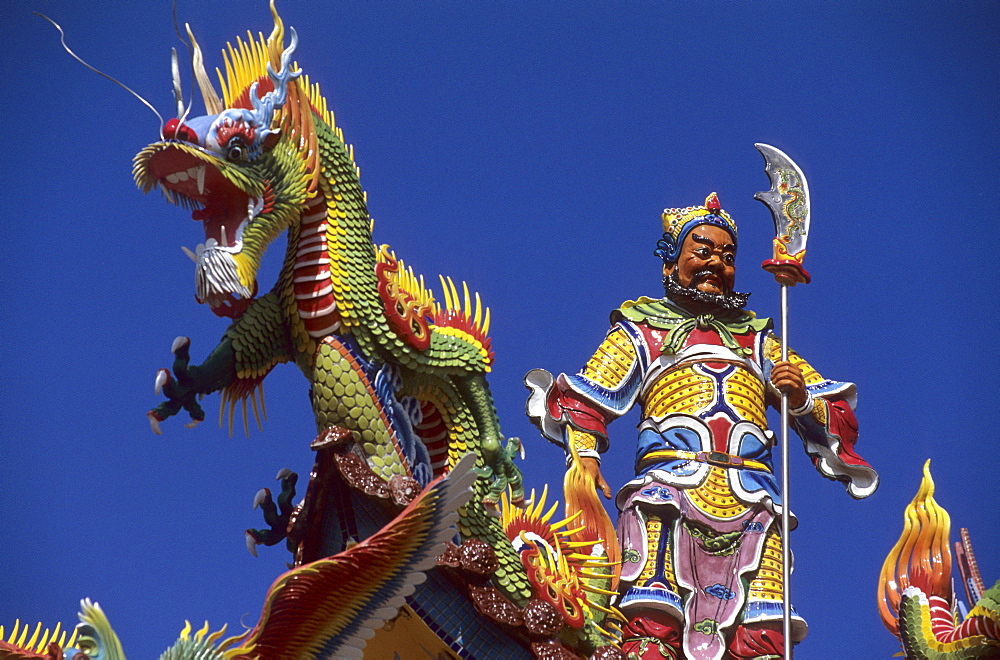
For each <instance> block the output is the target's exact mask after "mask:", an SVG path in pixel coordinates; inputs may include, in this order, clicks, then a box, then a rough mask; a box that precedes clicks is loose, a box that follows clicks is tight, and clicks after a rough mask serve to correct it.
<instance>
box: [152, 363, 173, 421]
mask: <svg viewBox="0 0 1000 660" xmlns="http://www.w3.org/2000/svg"><path fill="white" fill-rule="evenodd" d="M169 382H170V371H169V370H167V369H160V370H159V371H157V372H156V380H154V381H153V392H154V393H155V394H156V396H160V393H161V392H162V391H163V388H164V387H165V386H166V384H167V383H169ZM157 433H159V431H157Z"/></svg>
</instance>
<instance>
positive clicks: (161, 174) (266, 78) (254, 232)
mask: <svg viewBox="0 0 1000 660" xmlns="http://www.w3.org/2000/svg"><path fill="white" fill-rule="evenodd" d="M271 12H272V15H273V17H274V30H273V31H272V33H271V35H270V36H269V37H268V38H267V39H265V38H264V37H263V36H260V41H259V42H255V41H254V40H252V39H251V40H250V41H249V42H248V43H247V44H244V43H243V41H242V40H237V46H236V48H234V47H233V46H232V45H231V44H230V45H229V47H228V52H227V51H224V52H223V56H224V58H225V68H226V74H227V75H226V76H225V77H224V76H223V75H222V73H221V72H219V71H218V70H217V71H216V72H217V74H218V76H219V79H220V81H221V83H222V88H223V97H222V98H221V99H220V98H219V96H218V94H217V93H216V92H215V89H214V87H213V86H212V84H211V83H210V82H209V79H208V75H207V74H206V73H205V68H204V63H203V60H202V55H201V49H200V47H199V46H198V42H197V41H196V40H195V38H194V35H193V34H192V33H191V30H190V28H188V36H189V37H190V39H191V43H192V47H193V54H192V60H193V69H194V75H195V79H196V80H197V82H198V85H199V88H200V90H201V93H202V96H203V98H204V101H205V109H206V113H207V114H206V115H204V116H201V117H194V118H188V117H186V112H185V111H184V109H183V104H182V103H181V102H179V103H178V115H179V118H177V119H171V120H170V121H168V122H167V123H166V124H165V125H164V127H163V130H162V134H161V139H160V140H158V141H157V142H154V143H152V144H150V145H149V146H147V147H146V148H145V149H143V150H142V151H140V152H139V154H138V155H136V157H135V161H134V167H133V174H134V176H135V181H136V185H138V186H139V188H140V189H141V190H142V191H143V192H148V191H149V190H151V189H153V188H159V189H160V191H161V192H162V193H163V194H164V196H165V197H166V198H167V200H168V201H170V202H171V203H174V204H178V205H181V206H184V207H187V208H190V209H192V211H193V212H192V214H191V217H192V218H193V219H194V220H197V221H200V222H201V223H202V225H203V227H204V231H205V242H204V243H202V244H200V245H198V247H197V249H196V250H195V251H194V252H192V251H191V250H189V249H187V248H184V250H185V252H186V253H187V255H188V256H189V257H190V258H191V259H192V260H193V261H194V262H195V264H196V270H195V283H196V294H197V299H198V301H199V302H201V303H208V305H209V307H211V308H212V311H213V312H215V313H216V314H218V315H219V316H229V317H237V316H239V315H240V314H242V313H243V311H244V310H245V309H246V307H247V306H248V305H249V304H250V301H251V300H252V299H253V296H254V295H256V292H257V270H258V268H259V266H260V262H261V259H262V257H263V254H264V252H265V250H266V249H267V246H268V245H269V244H270V242H271V241H272V240H274V239H275V238H276V237H277V236H278V235H279V234H280V233H281V232H282V231H284V230H286V229H288V228H289V226H290V225H291V224H292V223H293V222H295V221H296V220H297V219H298V217H299V215H300V213H301V210H302V208H303V204H304V202H305V199H306V196H307V194H308V191H309V190H310V189H312V188H314V187H315V185H316V184H315V176H314V174H315V172H316V169H317V168H316V164H315V154H314V152H313V151H311V147H312V146H313V145H311V144H309V139H308V137H303V136H308V135H309V134H310V132H311V131H310V130H309V129H310V128H311V123H312V112H311V111H310V110H311V106H310V98H309V94H308V93H307V92H308V82H306V83H305V84H306V89H305V90H303V89H302V88H300V86H299V84H300V83H299V80H298V79H299V76H300V75H301V72H300V71H298V70H297V67H296V66H295V65H294V64H293V63H292V61H291V58H292V54H293V53H294V51H295V47H296V45H297V37H296V34H295V30H294V29H292V30H290V33H291V39H290V43H289V45H288V46H287V48H286V47H285V46H284V26H283V24H282V22H281V19H280V17H279V16H278V14H277V12H276V11H275V9H274V5H273V4H272V6H271ZM275 69H277V72H275ZM174 74H175V75H174V80H175V83H174V89H175V94H176V95H177V96H178V98H179V89H180V83H179V76H178V74H177V67H176V60H175V67H174Z"/></svg>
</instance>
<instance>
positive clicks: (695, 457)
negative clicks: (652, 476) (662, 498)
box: [637, 449, 771, 472]
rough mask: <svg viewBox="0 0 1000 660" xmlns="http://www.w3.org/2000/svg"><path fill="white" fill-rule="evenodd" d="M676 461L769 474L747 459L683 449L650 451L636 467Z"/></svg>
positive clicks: (766, 468)
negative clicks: (695, 462)
mask: <svg viewBox="0 0 1000 660" xmlns="http://www.w3.org/2000/svg"><path fill="white" fill-rule="evenodd" d="M676 460H683V461H697V462H699V463H708V464H710V465H718V466H719V467H727V468H741V469H744V470H765V471H767V472H771V468H770V467H768V466H767V465H765V464H764V463H761V462H760V461H755V460H752V459H749V458H743V457H741V456H733V455H732V454H727V453H725V452H721V451H698V452H694V451H684V450H683V449H660V450H657V451H651V452H649V453H648V454H646V455H645V456H643V457H642V458H641V459H640V460H639V465H638V466H637V467H638V468H639V469H642V468H645V467H648V466H649V465H650V464H651V463H659V462H661V461H676Z"/></svg>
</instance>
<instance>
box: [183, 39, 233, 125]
mask: <svg viewBox="0 0 1000 660" xmlns="http://www.w3.org/2000/svg"><path fill="white" fill-rule="evenodd" d="M184 27H185V29H187V33H188V37H189V38H190V39H191V46H192V48H193V49H194V51H193V52H192V53H191V69H192V71H193V72H194V79H195V80H197V81H198V89H200V90H201V96H202V98H203V99H205V112H206V114H210V115H217V114H219V113H220V112H222V111H223V110H225V107H224V106H223V105H222V99H220V98H219V94H218V93H217V92H216V91H215V87H213V86H212V81H210V80H209V79H208V73H206V71H205V58H204V57H202V54H201V46H199V45H198V40H197V39H195V38H194V33H193V32H191V25H190V24H188V23H185V24H184Z"/></svg>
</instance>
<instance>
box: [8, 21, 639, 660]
mask: <svg viewBox="0 0 1000 660" xmlns="http://www.w3.org/2000/svg"><path fill="white" fill-rule="evenodd" d="M271 14H272V16H273V21H274V28H273V30H272V32H271V34H270V35H269V36H268V37H264V36H263V34H260V35H258V37H257V38H254V37H253V35H250V34H248V40H247V41H243V40H242V39H237V41H236V45H235V46H234V45H232V44H230V45H228V47H227V49H226V50H224V51H223V57H224V70H225V73H222V72H220V71H218V70H217V73H218V77H219V80H220V82H221V90H222V91H221V95H220V94H219V93H218V92H217V91H216V90H215V88H214V86H213V84H212V83H211V82H210V79H209V76H208V74H207V72H206V70H205V65H204V58H203V56H202V51H201V49H200V47H199V45H198V42H197V41H196V39H195V38H194V35H193V34H192V32H191V30H190V28H188V31H187V33H188V37H189V38H190V41H191V49H192V70H193V73H194V77H195V80H196V81H197V84H198V88H199V90H200V92H201V95H202V98H203V100H204V104H205V112H206V114H205V115H204V116H198V117H191V116H189V115H188V109H189V108H188V109H185V106H184V101H183V98H182V95H181V92H180V89H181V85H180V77H179V73H178V71H179V67H178V65H177V60H176V56H175V59H174V92H175V97H176V99H177V115H178V116H177V118H175V119H171V120H170V121H168V122H166V123H165V124H164V125H163V126H162V128H161V135H160V139H159V140H157V141H155V142H153V143H152V144H150V145H149V146H147V147H146V148H144V149H142V150H141V151H140V152H139V154H138V155H137V156H136V157H135V160H134V169H133V173H134V177H135V181H136V184H137V185H138V187H139V188H140V189H141V190H142V191H144V192H148V191H151V190H154V189H157V190H159V191H160V192H161V193H162V194H163V195H164V196H165V197H166V198H167V200H168V201H170V202H172V203H174V204H177V205H180V206H182V207H186V208H189V209H191V211H192V213H191V216H192V218H193V219H195V220H198V221H200V222H201V223H202V226H203V228H204V232H205V242H204V243H203V244H201V245H199V246H198V247H197V249H196V250H195V251H193V252H192V251H190V250H187V253H188V256H190V257H191V258H192V260H193V261H194V262H195V284H196V297H197V300H198V301H199V302H200V303H203V304H207V305H208V306H209V307H210V308H211V310H212V311H213V312H214V313H215V314H217V315H219V316H221V317H226V318H229V319H231V323H230V325H229V326H228V328H227V329H226V330H225V332H224V333H223V336H222V339H221V341H220V342H219V344H218V345H217V346H216V347H215V348H214V349H213V350H212V351H211V352H210V354H209V355H208V357H207V358H206V359H205V360H204V361H203V362H202V363H201V364H197V365H196V364H192V363H191V358H190V347H191V342H190V340H189V339H187V338H186V337H178V339H177V340H175V341H174V344H173V346H172V347H171V352H172V353H173V356H174V359H173V365H172V369H170V370H167V369H161V370H160V371H159V372H158V373H157V376H156V391H157V393H158V394H159V393H162V394H163V395H165V397H166V400H165V401H163V402H162V403H160V404H159V405H157V406H156V407H155V408H153V409H152V410H150V411H149V413H148V417H149V420H150V424H151V426H152V429H153V431H155V432H156V433H160V432H161V430H162V429H161V425H162V424H163V423H165V422H166V421H167V420H168V418H170V417H172V416H174V415H176V414H178V413H179V412H180V411H181V410H184V411H185V412H186V413H187V414H188V416H189V417H190V422H189V424H188V426H194V425H196V424H197V423H199V422H201V421H203V420H204V419H205V412H204V410H203V409H202V407H201V405H200V403H199V400H200V399H201V398H202V397H204V396H205V395H208V394H211V393H214V392H221V409H220V423H222V422H223V421H224V419H225V416H226V413H227V411H228V420H229V428H230V431H231V430H232V427H233V421H234V418H235V417H236V415H237V409H238V408H240V409H241V412H242V420H243V424H244V426H245V427H248V405H247V404H248V403H249V408H251V409H252V410H253V413H254V417H255V418H256V420H257V423H258V425H259V424H260V419H261V417H262V416H266V414H265V411H264V399H263V392H262V384H263V381H264V379H265V377H266V376H267V374H268V373H269V372H270V371H271V369H273V368H274V367H275V366H276V365H278V364H280V363H284V362H293V363H294V364H295V365H296V366H297V367H298V368H299V369H300V370H301V371H302V373H303V375H304V376H305V377H306V379H307V380H308V381H309V384H310V400H311V404H312V409H313V412H314V415H315V421H316V429H317V436H316V438H315V439H314V440H313V442H312V444H311V448H312V450H313V451H315V467H314V469H313V471H312V474H311V476H310V479H309V482H308V485H307V487H306V492H305V496H304V498H303V500H302V501H301V502H300V503H299V504H298V505H297V506H295V505H293V499H294V497H295V485H296V480H297V476H296V475H294V474H293V473H289V472H287V471H283V472H282V473H280V474H279V478H280V479H281V481H282V492H281V494H280V495H279V496H278V497H277V498H276V499H277V501H275V500H274V499H272V496H271V493H270V491H268V490H266V489H264V490H262V491H261V492H260V493H258V496H257V497H256V498H255V500H254V504H255V506H258V505H259V506H260V507H261V508H262V509H263V512H264V519H265V521H266V522H267V523H268V525H269V528H268V529H260V530H248V531H247V532H246V538H247V543H248V546H249V548H250V550H251V552H253V553H255V552H256V547H257V546H258V545H260V544H263V545H274V544H276V543H278V542H280V541H282V540H284V541H285V542H286V545H287V546H288V548H289V549H290V550H291V552H292V553H293V556H294V563H293V568H292V570H291V571H290V572H289V573H287V574H285V575H284V576H282V577H280V578H279V579H278V581H277V582H276V583H275V585H274V586H273V587H272V588H271V590H270V591H269V592H268V595H267V597H266V598H265V607H264V614H263V615H262V622H266V621H271V622H272V623H271V624H270V625H271V628H270V629H272V630H274V629H280V630H282V631H284V635H285V636H284V637H279V638H275V637H274V636H273V635H272V637H267V635H264V634H263V633H261V634H260V635H259V634H258V632H257V630H258V629H255V631H251V632H250V633H248V634H247V635H242V636H240V637H239V638H233V639H230V640H225V641H220V638H221V636H222V632H221V631H219V632H217V633H212V634H209V632H208V631H209V629H208V627H207V624H206V627H205V628H203V629H202V630H201V631H199V632H198V633H197V634H195V635H194V636H193V637H192V636H191V634H190V630H189V629H187V628H186V629H185V631H184V632H183V633H182V635H181V639H180V640H179V641H178V643H177V644H176V645H175V646H174V647H173V648H172V649H170V650H169V651H167V652H166V653H165V654H164V656H163V657H164V658H171V659H180V658H194V657H197V658H203V657H204V658H215V657H227V658H228V657H247V658H251V657H259V658H278V657H295V658H299V657H312V656H317V657H362V655H363V654H364V655H366V656H367V657H392V653H393V652H395V651H396V650H399V649H398V647H405V646H407V645H408V644H410V645H411V646H412V644H411V643H410V640H412V639H414V635H417V633H412V634H411V633H405V632H400V631H401V630H402V629H403V628H404V626H403V624H401V623H400V621H401V620H403V619H408V620H412V625H413V626H416V628H418V629H419V630H420V631H421V632H420V633H419V635H425V636H426V635H427V634H429V635H430V637H429V638H430V639H432V640H434V644H436V646H435V647H434V653H436V654H437V656H438V657H510V658H518V657H523V658H531V657H533V656H534V657H540V658H580V657H599V658H613V657H618V656H620V651H619V650H618V648H617V645H618V643H619V642H620V631H619V630H618V629H617V628H616V623H615V622H616V620H617V619H618V618H619V617H620V614H619V613H618V612H617V611H616V610H614V608H613V607H611V606H610V605H609V602H610V596H611V595H613V594H614V591H613V590H614V588H615V571H616V565H615V564H616V562H615V553H614V551H613V550H612V551H611V552H610V556H609V551H608V550H607V549H606V548H616V547H617V542H616V540H614V539H613V538H612V535H613V528H612V527H611V525H610V521H608V520H607V514H605V513H604V511H603V508H601V505H600V503H599V502H597V500H596V495H595V494H594V490H593V485H592V484H589V485H588V484H586V483H585V482H581V480H580V478H579V475H576V476H574V473H573V471H572V470H570V472H568V473H567V483H568V484H569V485H568V486H567V490H566V492H567V501H568V502H569V506H567V515H566V517H565V518H564V519H562V520H560V521H557V522H552V517H553V514H554V511H555V508H556V507H555V505H553V506H552V508H551V509H549V510H548V511H545V510H543V504H544V500H545V496H544V495H543V496H542V497H541V499H540V500H539V502H537V503H534V504H531V503H529V504H527V505H526V504H525V501H524V500H525V498H524V492H523V487H522V481H521V474H520V471H519V470H518V468H517V467H516V466H515V465H514V462H513V460H514V457H515V455H517V454H518V453H521V445H520V442H519V441H518V440H517V439H516V438H510V439H506V438H504V436H503V434H502V432H501V430H500V425H499V422H498V419H497V414H496V411H495V407H494V404H493V398H492V395H491V393H490V389H489V386H488V384H487V380H486V375H487V374H488V373H489V371H490V368H491V364H492V362H493V353H492V351H491V345H490V339H489V336H488V331H489V318H490V313H489V310H488V309H487V308H485V307H484V306H483V304H482V302H481V301H480V298H479V295H478V294H470V291H469V288H468V286H466V285H465V284H462V285H461V286H456V285H455V283H454V282H453V281H452V280H451V279H450V278H445V277H442V278H441V284H442V287H443V301H444V302H443V304H442V303H440V302H438V300H437V299H436V298H435V296H434V294H433V293H432V292H431V290H430V289H429V288H428V287H426V286H425V284H424V280H423V278H422V277H418V276H416V275H415V274H414V272H413V271H412V269H410V268H408V267H407V266H406V265H405V264H404V263H403V261H402V260H401V259H398V258H397V257H396V256H395V254H394V253H393V252H392V250H391V249H390V248H389V246H387V245H377V244H376V243H374V242H373V239H372V230H373V223H372V220H371V218H370V217H369V214H368V210H367V205H366V194H365V192H364V190H363V189H362V188H361V185H360V181H359V170H358V167H357V165H356V164H355V161H354V156H353V148H351V147H349V146H348V145H347V144H346V143H345V141H344V137H343V133H342V131H341V129H340V128H338V127H337V125H336V123H335V120H334V116H333V113H332V112H330V111H329V110H328V109H327V104H326V101H325V99H324V98H323V97H322V95H321V94H320V91H319V87H318V85H316V84H313V83H311V82H310V80H309V78H308V76H306V75H304V74H303V73H302V71H301V70H300V69H299V68H298V65H297V64H296V63H294V62H293V60H292V57H293V54H294V52H295V49H296V45H297V36H296V33H295V31H294V29H289V30H287V31H286V29H285V27H284V24H283V22H282V20H281V18H280V17H279V15H278V12H277V10H276V9H275V7H274V4H273V2H272V4H271ZM286 37H287V43H286ZM282 233H285V234H286V235H287V250H286V252H285V257H284V263H283V266H282V268H281V271H280V274H279V275H278V277H277V281H276V282H275V284H274V286H273V287H272V288H271V289H270V291H268V292H266V293H263V294H261V293H260V289H259V285H258V281H257V272H258V267H259V265H260V263H261V259H262V257H263V254H264V252H265V251H266V249H267V247H268V245H269V244H270V243H271V242H272V241H273V240H274V239H275V238H277V237H278V236H279V235H280V234H282ZM463 457H468V458H463ZM463 461H465V462H463ZM466 462H469V463H468V464H467V463H466ZM471 462H474V467H473V466H472V465H471ZM459 465H462V466H464V467H463V469H468V470H471V474H472V475H473V476H474V483H473V484H472V485H471V492H472V493H471V497H470V498H469V499H468V501H467V502H462V503H460V502H458V499H457V498H456V497H450V498H444V500H446V501H448V502H451V504H452V506H453V508H455V507H457V511H456V516H455V517H456V518H457V519H456V520H455V524H454V528H453V529H452V531H451V536H450V537H449V542H448V544H447V547H446V549H444V551H443V552H435V553H434V554H435V555H436V560H434V561H432V562H431V563H432V564H435V567H431V566H429V565H428V562H427V561H426V559H427V557H426V555H427V552H428V550H427V549H426V548H427V544H428V543H429V544H430V545H431V546H433V547H435V548H437V550H441V548H440V547H438V544H437V543H436V541H435V539H436V538H438V537H439V536H440V534H441V529H442V525H441V520H446V519H447V520H450V518H449V517H448V515H449V512H448V511H447V509H446V508H445V509H441V508H440V506H438V505H435V506H431V504H429V502H437V501H438V500H441V499H442V498H435V496H434V492H435V490H440V489H441V488H444V486H442V484H447V483H448V481H447V480H445V481H442V479H445V477H446V476H447V475H449V474H450V473H451V472H452V471H454V470H456V469H457V466H459ZM463 479H464V476H463V477H460V481H461V480H463ZM463 483H464V481H463ZM588 489H589V494H588V493H587V492H586V491H587V490H588ZM595 503H596V504H595ZM459 504H461V505H460V506H459ZM501 507H502V509H503V510H502V511H501ZM401 510H402V513H400V511H401ZM435 511H436V513H433V515H432V512H435ZM416 538H420V539H425V540H426V543H423V544H419V547H414V548H411V547H410V545H412V543H414V541H412V539H416ZM359 541H360V543H359ZM372 548H375V549H376V550H377V551H376V550H372ZM420 548H422V549H420ZM418 550H419V551H418ZM345 566H347V567H350V568H349V570H347V572H346V573H345V572H344V571H343V567H345ZM338 567H339V568H338ZM335 569H336V571H340V572H339V573H338V572H333V573H331V571H334V570H335ZM330 575H333V576H334V577H329V576H330ZM345 575H352V576H353V577H354V578H355V579H356V578H357V576H364V579H363V580H361V581H360V583H359V584H354V583H353V582H352V583H348V582H346V580H347V577H345ZM423 579H426V582H425V583H424V584H423V586H421V587H420V588H419V589H416V590H415V591H414V590H413V588H412V585H414V584H416V583H417V582H419V581H421V580H423ZM348 584H350V586H345V585H348ZM388 584H395V585H397V587H396V588H395V590H394V591H392V592H391V594H388V595H387V593H386V592H385V589H384V588H383V586H384V585H388ZM399 585H402V586H399ZM406 586H409V588H403V587H406ZM411 592H412V593H411ZM404 596H405V597H406V598H405V604H403V597H404ZM278 616H280V617H283V619H282V623H281V624H280V625H278V624H275V623H273V622H274V620H275V617H278ZM81 620H82V621H84V623H82V624H81V626H82V627H81V628H80V631H81V632H80V633H79V635H78V638H79V639H84V641H85V643H84V644H83V645H81V644H80V643H78V642H76V647H75V648H74V649H72V652H73V653H77V652H78V653H80V654H81V655H79V656H74V655H73V654H72V653H67V655H66V657H81V658H93V659H95V660H96V659H98V658H100V659H103V658H116V657H121V656H122V654H121V649H120V644H118V642H117V638H116V637H114V633H113V631H111V628H110V626H107V621H106V619H105V617H104V615H103V613H102V612H101V611H100V608H99V607H97V606H95V605H91V604H90V603H89V602H85V603H84V606H83V608H82V612H81ZM387 620H391V621H390V625H387V626H385V627H383V628H380V629H379V630H378V633H377V634H375V633H374V631H375V630H376V628H378V626H379V625H381V624H383V623H385V622H386V621H387ZM94 622H98V623H100V625H96V624H95V623H94ZM375 624H378V625H375ZM261 625H262V626H264V629H265V630H266V629H268V628H267V624H266V623H262V624H261ZM86 626H90V628H86ZM92 629H99V630H98V632H101V634H95V633H93V632H92ZM293 629H294V630H305V631H307V632H305V633H297V634H294V635H293V634H291V633H289V632H288V631H290V630H293ZM392 630H396V633H395V634H396V635H397V636H396V637H394V636H393V635H394V633H393V632H392ZM26 631H27V628H23V629H22V630H21V632H20V633H19V634H18V632H17V630H16V629H15V632H14V633H12V634H11V635H10V638H11V640H10V642H9V643H7V644H8V646H5V647H2V651H0V658H15V657H22V656H20V655H17V653H21V652H23V654H24V655H23V657H50V655H45V654H51V657H62V656H61V655H59V654H58V648H61V647H62V644H63V642H64V641H65V640H64V639H60V640H59V641H58V642H55V646H53V641H52V637H51V636H48V635H46V637H49V639H43V640H42V642H39V638H38V637H37V635H35V636H32V637H31V638H30V639H28V638H27V636H26ZM102 631H103V632H102ZM36 632H37V631H36ZM85 633H86V634H85ZM362 633H363V634H362ZM371 634H375V637H374V639H373V640H371V641H369V642H367V646H366V641H365V640H366V637H367V636H371ZM18 635H19V636H18ZM261 635H263V636H261ZM95 639H96V640H97V641H93V640H95ZM275 639H278V640H279V641H277V642H276V641H274V640H275ZM293 639H295V640H300V639H307V640H309V641H308V644H305V645H297V646H292V642H291V640H293ZM87 640H91V641H87ZM265 640H270V641H267V642H266V643H265ZM345 640H346V641H345ZM296 643H298V641H297V642H296ZM73 644H74V642H72V641H71V643H70V644H69V646H70V647H73ZM88 644H89V646H88ZM345 644H346V646H345ZM8 647H9V648H8ZM57 647H58V648H57ZM18 649H20V651H19V650H18ZM88 649H89V650H88ZM362 649H368V650H367V651H364V652H363V651H362ZM369 653H370V655H368V654H369ZM385 653H388V655H384V654H385ZM404 657H405V656H404ZM421 657H423V656H421Z"/></svg>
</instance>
